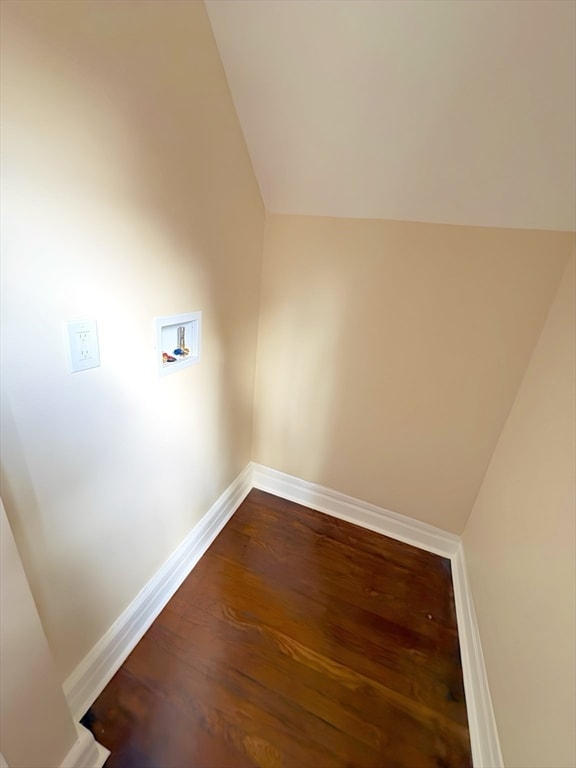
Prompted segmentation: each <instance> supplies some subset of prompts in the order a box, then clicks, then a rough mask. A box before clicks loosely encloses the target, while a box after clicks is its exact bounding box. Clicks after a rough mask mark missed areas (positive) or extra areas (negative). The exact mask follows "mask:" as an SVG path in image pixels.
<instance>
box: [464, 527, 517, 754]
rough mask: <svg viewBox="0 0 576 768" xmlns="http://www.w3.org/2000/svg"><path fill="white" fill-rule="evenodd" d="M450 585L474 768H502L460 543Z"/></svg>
mask: <svg viewBox="0 0 576 768" xmlns="http://www.w3.org/2000/svg"><path fill="white" fill-rule="evenodd" d="M452 583H453V585H454V602H455V605H456V617H457V620H458V639H459V640H460V656H461V659H462V675H463V677H464V691H465V693H466V710H467V713H468V728H469V730H470V741H471V744H472V758H473V761H474V768H502V766H503V765H504V760H503V759H502V752H501V751H500V741H499V738H498V729H497V726H496V718H495V716H494V709H493V707H492V698H491V696H490V688H489V686H488V676H487V674H486V666H485V664H484V654H483V653H482V643H481V641H480V632H479V630H478V623H477V621H476V611H475V610H474V601H473V599H472V591H471V589H470V582H469V580H468V571H467V569H466V558H465V556H464V547H463V544H462V542H460V544H459V545H458V549H457V551H456V552H455V554H454V556H453V557H452Z"/></svg>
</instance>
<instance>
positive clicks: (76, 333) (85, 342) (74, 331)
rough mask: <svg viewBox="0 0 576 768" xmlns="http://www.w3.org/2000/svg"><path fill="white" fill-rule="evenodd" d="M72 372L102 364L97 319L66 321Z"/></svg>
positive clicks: (69, 360)
mask: <svg viewBox="0 0 576 768" xmlns="http://www.w3.org/2000/svg"><path fill="white" fill-rule="evenodd" d="M66 329H67V336H68V362H69V364H70V372H71V373H77V372H78V371H86V370H88V369H89V368H97V367H98V366H99V365H100V349H99V347H98V329H97V326H96V320H74V321H69V322H67V323H66Z"/></svg>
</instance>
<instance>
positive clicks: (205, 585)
mask: <svg viewBox="0 0 576 768" xmlns="http://www.w3.org/2000/svg"><path fill="white" fill-rule="evenodd" d="M85 723H86V724H87V725H88V726H89V727H90V728H91V729H92V731H93V732H94V734H95V736H96V738H97V739H98V740H99V741H100V742H101V743H102V744H104V745H105V746H106V747H108V749H110V750H111V752H112V754H111V756H110V758H109V760H108V762H107V768H254V766H258V768H306V767H307V766H310V767H311V768H343V767H344V766H346V767H347V768H428V767H430V768H448V767H450V768H466V766H471V764H472V762H471V755H470V742H469V736H468V727H467V719H466V707H465V702H464V692H463V684H462V671H461V665H460V654H459V646H458V635H457V630H456V617H455V609H454V599H453V593H452V579H451V574H450V563H449V561H447V560H445V559H443V558H441V557H438V556H436V555H432V554H430V553H428V552H423V551H421V550H419V549H416V548H414V547H410V546H408V545H406V544H402V543H399V542H397V541H394V540H392V539H388V538H385V537H383V536H379V535H378V534H375V533H372V532H370V531H367V530H364V529H362V528H359V527H357V526H354V525H350V524H349V523H345V522H343V521H341V520H337V519H335V518H332V517H329V516H327V515H324V514H322V513H320V512H314V511H311V510H309V509H306V508H304V507H301V506H298V505H296V504H292V503H290V502H287V501H284V500H282V499H279V498H277V497H275V496H271V495H270V494H267V493H264V492H262V491H256V490H253V491H251V493H250V494H249V496H248V498H247V499H246V501H245V502H244V503H243V504H242V506H241V507H240V508H239V509H238V511H237V512H236V514H235V515H234V516H233V518H232V519H231V521H230V522H229V523H228V525H227V526H226V528H225V529H224V530H223V531H222V533H221V534H220V535H219V536H218V538H217V540H216V541H215V542H214V544H213V545H212V546H211V547H210V549H209V550H208V552H207V553H206V555H205V556H204V557H203V558H202V560H201V561H200V563H199V564H198V565H197V566H196V568H195V569H194V570H193V571H192V573H191V574H190V575H189V576H188V578H187V579H186V581H185V582H184V583H183V585H182V586H181V588H180V589H179V590H178V592H177V593H176V595H175V596H174V597H173V598H172V600H171V601H170V602H169V603H168V605H167V606H166V608H165V609H164V610H163V611H162V613H161V614H160V616H159V617H158V618H157V619H156V621H155V622H154V624H153V626H152V627H151V628H150V630H149V631H148V632H147V634H146V635H145V636H144V638H143V639H142V640H141V642H140V643H139V644H138V646H137V647H136V648H135V650H134V651H133V653H132V654H131V655H130V656H129V657H128V659H127V660H126V662H125V664H124V665H123V666H122V668H121V669H120V671H119V672H118V673H117V674H116V675H115V677H114V678H113V679H112V681H111V682H110V683H109V685H108V686H107V687H106V689H105V690H104V691H103V693H102V694H101V695H100V696H99V698H98V699H97V701H96V702H95V703H94V705H93V706H92V708H91V710H90V711H89V713H88V715H87V717H86V718H85Z"/></svg>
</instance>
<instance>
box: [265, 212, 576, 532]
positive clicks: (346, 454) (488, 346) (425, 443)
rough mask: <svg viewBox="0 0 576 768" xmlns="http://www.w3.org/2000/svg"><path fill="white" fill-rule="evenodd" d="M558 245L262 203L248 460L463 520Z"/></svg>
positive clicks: (550, 285) (559, 241)
mask: <svg viewBox="0 0 576 768" xmlns="http://www.w3.org/2000/svg"><path fill="white" fill-rule="evenodd" d="M570 247H571V238H570V235H568V234H565V233H553V232H534V231H519V230H501V229H477V228H473V227H452V226H443V225H430V224H418V223H403V222H384V221H369V220H354V219H330V218H314V217H302V216H279V215H267V219H266V229H265V244H264V267H263V283H262V305H261V316H260V330H259V349H258V364H257V385H256V400H255V402H256V418H255V431H254V458H255V460H256V461H258V462H261V463H263V464H266V465H269V466H272V467H274V468H276V469H279V470H282V471H284V472H288V473H290V474H294V475H296V476H298V477H301V478H304V479H306V480H310V481H313V482H317V483H321V484H323V485H326V486H328V487H330V488H334V489H337V490H339V491H342V492H344V493H347V494H350V495H352V496H356V497H358V498H361V499H364V500H366V501H370V502H373V503H375V504H378V505H381V506H383V507H386V508H388V509H391V510H393V511H395V512H400V513H403V514H406V515H409V516H411V517H414V518H417V519H419V520H423V521H425V522H429V523H432V524H435V525H437V526H440V527H441V528H444V529H447V530H450V531H454V532H456V533H461V532H462V530H463V528H464V524H465V522H466V519H467V517H468V515H469V513H470V510H471V508H472V505H473V502H474V499H475V497H476V494H477V492H478V488H479V486H480V483H481V480H482V477H483V475H484V472H485V470H486V467H487V465H488V462H489V460H490V456H491V454H492V451H493V449H494V446H495V444H496V441H497V439H498V436H499V434H500V430H501V428H502V425H503V424H504V421H505V419H506V416H507V414H508V411H509V409H510V406H511V404H512V401H513V398H514V395H515V392H516V390H517V387H518V385H519V383H520V380H521V377H522V374H523V372H524V370H525V367H526V365H527V363H528V359H529V356H530V353H531V351H532V348H533V346H534V343H535V341H536V338H537V336H538V333H539V331H540V329H541V326H542V323H543V321H544V318H545V316H546V312H547V309H548V307H549V304H550V302H551V300H552V297H553V295H554V291H555V289H556V286H557V284H558V280H559V279H560V275H561V272H562V269H563V267H564V265H565V263H566V260H567V258H568V254H569V252H570Z"/></svg>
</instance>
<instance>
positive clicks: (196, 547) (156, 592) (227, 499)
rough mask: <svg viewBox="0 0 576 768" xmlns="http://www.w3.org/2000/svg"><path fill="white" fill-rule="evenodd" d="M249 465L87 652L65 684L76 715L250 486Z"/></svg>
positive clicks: (119, 662)
mask: <svg viewBox="0 0 576 768" xmlns="http://www.w3.org/2000/svg"><path fill="white" fill-rule="evenodd" d="M251 475H252V469H251V466H250V464H248V465H247V466H246V468H245V469H244V470H243V471H242V472H241V473H240V474H239V475H238V477H237V478H236V479H235V480H234V481H233V482H232V483H231V485H230V486H229V487H228V488H227V489H226V490H225V491H224V493H223V494H222V495H221V496H220V497H219V498H218V499H217V501H216V502H215V503H214V504H213V505H212V507H211V508H210V509H209V510H208V512H207V513H206V514H205V515H204V517H202V519H201V520H200V522H199V523H198V524H197V525H195V526H194V528H193V529H192V530H191V531H190V533H189V534H188V535H187V536H186V538H185V539H184V541H183V542H182V544H180V546H179V547H178V548H177V549H176V550H175V551H174V552H173V553H172V555H171V556H170V557H169V558H168V560H167V561H166V562H165V563H164V565H163V566H162V567H161V568H160V569H159V570H158V571H157V572H156V573H155V574H154V576H153V577H152V578H151V579H150V581H149V582H148V584H146V586H145V587H144V588H143V589H142V590H141V591H140V592H139V593H138V595H137V596H136V597H135V598H134V600H133V601H132V602H131V603H130V605H129V606H128V607H127V608H126V610H125V611H124V612H123V613H122V614H121V615H120V617H119V618H118V619H117V620H116V621H115V622H114V624H113V625H112V626H111V627H110V629H109V630H108V631H107V632H106V633H105V634H104V635H103V637H101V638H100V640H99V641H98V642H97V643H96V645H95V646H94V647H93V648H92V649H91V650H90V651H89V652H88V654H87V655H86V656H85V657H84V659H83V660H82V661H81V662H80V664H79V665H78V666H77V667H76V669H75V670H74V672H72V674H71V675H70V676H69V677H68V678H67V679H66V680H65V682H64V685H63V689H64V695H65V696H66V699H67V701H68V706H69V707H70V709H71V711H72V714H73V716H74V718H75V719H76V720H80V718H81V717H82V716H83V715H84V714H85V713H86V711H87V710H88V709H89V707H90V706H91V705H92V703H93V702H94V701H95V699H96V698H97V697H98V695H99V694H100V693H101V692H102V690H103V689H104V687H105V686H106V685H107V684H108V682H109V681H110V680H111V678H112V676H113V675H114V674H115V673H116V672H117V670H118V669H119V668H120V666H121V665H122V663H123V662H124V661H125V659H126V657H127V656H128V655H129V654H130V652H131V651H132V650H133V649H134V647H135V646H136V644H137V643H138V641H139V640H140V639H141V638H142V636H143V635H144V633H145V632H146V631H147V630H148V628H149V627H150V625H151V624H152V622H153V621H154V619H155V618H156V617H157V616H158V614H159V613H160V611H161V610H162V609H163V608H164V606H165V605H166V603H167V602H168V600H170V598H171V597H172V595H173V594H174V593H175V592H176V590H177V589H178V587H179V586H180V585H181V584H182V582H183V581H184V579H185V578H186V576H187V575H188V574H189V573H190V571H191V570H192V568H193V567H194V566H195V565H196V563H197V562H198V561H199V560H200V558H201V557H202V555H203V554H204V552H206V550H207V549H208V547H209V546H210V544H211V543H212V542H213V541H214V539H215V538H216V536H217V535H218V534H219V533H220V531H221V530H222V528H223V527H224V526H225V525H226V523H227V522H228V520H229V519H230V517H231V516H232V515H233V514H234V512H235V511H236V509H237V508H238V507H239V506H240V504H241V503H242V501H243V500H244V498H245V497H246V495H247V494H248V492H249V491H250V489H251V487H252V486H251Z"/></svg>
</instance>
